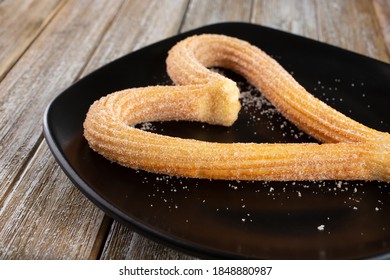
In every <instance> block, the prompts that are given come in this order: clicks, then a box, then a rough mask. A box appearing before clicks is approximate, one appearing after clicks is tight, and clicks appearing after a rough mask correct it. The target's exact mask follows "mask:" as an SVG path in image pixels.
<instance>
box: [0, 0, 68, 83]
mask: <svg viewBox="0 0 390 280" xmlns="http://www.w3.org/2000/svg"><path fill="white" fill-rule="evenodd" d="M63 4H64V1H63V0H45V1H36V0H26V1H21V0H19V1H14V0H5V1H2V2H0V19H1V25H0V50H1V51H0V81H1V80H2V79H3V78H4V76H5V74H6V73H7V72H8V71H9V69H10V68H11V67H12V66H13V65H14V64H15V62H16V61H17V60H18V59H19V57H20V56H21V55H22V54H23V53H24V51H25V50H26V49H27V48H28V46H29V45H30V44H31V43H32V42H33V41H34V39H35V38H36V37H37V35H38V34H39V33H40V32H41V31H42V29H43V28H44V27H45V26H46V24H47V23H48V22H49V21H50V20H51V19H52V17H53V16H54V15H55V14H56V12H58V10H59V9H60V8H61V7H62V6H63ZM21 19H23V20H21Z"/></svg>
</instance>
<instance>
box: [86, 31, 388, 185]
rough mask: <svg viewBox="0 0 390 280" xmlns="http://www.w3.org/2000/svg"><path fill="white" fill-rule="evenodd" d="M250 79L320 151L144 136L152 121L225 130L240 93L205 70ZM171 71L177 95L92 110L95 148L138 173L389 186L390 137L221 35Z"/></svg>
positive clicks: (111, 99)
mask: <svg viewBox="0 0 390 280" xmlns="http://www.w3.org/2000/svg"><path fill="white" fill-rule="evenodd" d="M213 66H218V67H224V68H228V69H230V70H233V71H235V72H237V73H239V74H241V75H242V76H244V77H245V78H246V79H247V80H248V81H249V82H250V83H251V84H253V85H254V86H256V87H257V88H259V90H260V91H261V93H262V94H264V95H265V96H266V98H267V99H268V100H270V101H271V102H272V103H273V104H274V105H275V107H276V108H277V109H278V110H280V112H281V113H282V114H283V115H284V116H285V117H286V118H287V119H289V120H290V121H291V122H293V123H294V124H295V125H297V126H298V127H299V128H300V129H302V130H303V131H304V132H306V133H308V134H310V135H311V136H313V137H315V138H316V139H318V140H320V141H322V142H323V143H324V144H315V143H299V144H262V143H261V144H258V143H231V144H225V143H210V142H204V141H198V140H191V139H181V138H177V137H169V136H164V135H159V134H155V133H152V132H147V131H143V130H141V129H137V128H135V125H136V124H138V123H143V122H150V121H168V120H189V121H200V122H207V123H210V124H217V125H225V126H229V125H231V124H232V123H234V121H235V120H236V119H237V116H238V112H239V110H240V103H239V95H240V93H239V90H238V88H237V86H236V84H235V83H234V82H233V81H232V80H230V79H228V78H226V77H223V76H221V75H220V74H218V73H215V72H212V71H210V70H209V69H207V67H213ZM167 71H168V74H169V76H170V77H171V79H172V80H173V81H174V82H175V83H176V84H177V86H150V87H145V88H133V89H127V90H123V91H119V92H115V93H112V94H109V95H108V96H105V97H103V98H101V99H100V100H98V101H96V102H95V103H94V104H93V105H92V106H91V108H90V109H89V112H88V114H87V117H86V120H85V122H84V135H85V138H86V139H87V141H88V143H89V145H90V147H91V148H92V149H93V150H95V151H96V152H98V153H100V154H101V155H103V156H104V157H106V158H107V159H109V160H111V161H113V162H117V163H119V164H121V165H123V166H127V167H130V168H134V169H142V170H146V171H151V172H156V173H163V174H170V175H176V176H185V177H192V178H209V179H226V180H281V181H286V180H332V179H334V180H336V179H337V180H340V179H342V180H379V181H390V135H389V134H388V133H385V132H379V131H376V130H374V129H371V128H368V127H366V126H364V125H363V124H360V123H358V122H356V121H354V120H352V119H350V118H348V117H347V116H345V115H343V114H341V113H340V112H338V111H336V110H334V109H333V108H331V107H330V106H328V105H326V104H325V103H323V102H322V101H320V100H318V99H316V98H315V97H314V96H312V95H311V94H310V93H308V92H307V91H306V90H305V89H304V88H303V87H302V86H301V85H299V83H298V82H297V81H295V80H294V78H293V77H292V76H291V75H290V74H289V73H288V72H287V71H285V70H284V69H283V67H282V66H280V65H279V64H278V63H277V62H276V61H275V60H274V59H272V58H271V57H270V56H268V55H267V54H266V53H264V52H263V51H262V50H260V49H259V48H257V47H255V46H253V45H250V44H249V43H247V42H245V41H242V40H239V39H236V38H232V37H228V36H224V35H207V34H206V35H199V36H192V37H189V38H187V39H185V40H183V41H181V42H179V43H178V44H176V45H175V46H174V47H173V48H172V49H171V50H170V51H169V55H168V58H167Z"/></svg>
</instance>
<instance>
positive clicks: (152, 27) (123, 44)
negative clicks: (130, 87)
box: [83, 0, 188, 75]
mask: <svg viewBox="0 0 390 280" xmlns="http://www.w3.org/2000/svg"><path fill="white" fill-rule="evenodd" d="M187 2H188V0H174V1H172V0H171V1H169V0H163V1H144V0H136V1H134V0H133V1H126V2H125V4H124V5H123V7H122V8H121V10H120V12H119V14H118V16H117V17H116V18H115V20H114V21H113V23H112V26H111V28H110V29H109V30H107V32H106V34H105V36H104V38H103V40H102V42H101V44H100V45H99V47H98V49H97V50H96V52H95V53H94V56H93V57H92V59H91V60H90V63H89V64H88V66H87V69H86V70H85V71H84V72H83V75H86V74H88V73H89V72H91V71H92V70H94V69H96V68H98V67H100V66H102V65H104V64H106V63H107V62H110V61H113V60H114V59H117V58H119V57H121V56H123V55H125V54H127V53H129V52H131V51H134V50H137V49H139V48H141V47H144V46H146V45H149V44H152V43H155V42H157V41H160V40H162V39H165V38H167V37H170V36H173V35H175V34H176V33H177V31H178V28H179V26H180V22H181V19H182V17H183V14H184V12H185V10H186V7H187Z"/></svg>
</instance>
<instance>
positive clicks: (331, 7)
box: [252, 0, 389, 61]
mask: <svg viewBox="0 0 390 280" xmlns="http://www.w3.org/2000/svg"><path fill="white" fill-rule="evenodd" d="M275 11H278V12H275ZM252 21H253V22H254V23H258V24H262V25H267V26H270V27H274V28H277V29H281V30H285V31H288V32H292V33H295V34H299V35H303V36H306V37H309V38H312V39H316V40H319V41H322V42H326V43H329V44H331V45H335V46H338V47H341V48H345V49H348V50H351V51H355V52H358V53H360V54H364V55H368V56H370V57H373V58H376V59H380V60H383V61H388V59H389V57H388V53H387V50H386V44H385V42H384V39H383V36H382V35H381V30H380V29H379V26H378V24H377V19H376V17H375V13H374V8H373V6H372V3H371V1H366V0H343V1H338V0H330V1H321V0H312V1H310V0H305V1H300V0H292V1H289V0H276V1H272V4H271V3H270V1H266V0H255V4H254V12H253V17H252Z"/></svg>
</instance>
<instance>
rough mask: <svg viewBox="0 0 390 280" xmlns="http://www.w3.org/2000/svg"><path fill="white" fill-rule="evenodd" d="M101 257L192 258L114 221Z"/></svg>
mask: <svg viewBox="0 0 390 280" xmlns="http://www.w3.org/2000/svg"><path fill="white" fill-rule="evenodd" d="M102 259H111V260H117V259H127V260H139V259H143V260H164V259H165V260H177V259H183V260H189V259H194V258H193V257H191V256H188V255H186V254H183V253H180V252H178V251H176V250H173V249H170V248H168V247H166V246H163V245H161V244H159V243H156V242H153V241H151V240H150V239H147V238H145V237H143V236H141V235H139V234H137V233H134V232H132V231H131V230H129V229H128V228H126V227H124V226H122V225H121V224H119V223H117V222H115V223H114V224H113V226H112V229H111V231H110V234H109V236H108V238H107V244H106V246H105V248H104V250H103V252H102Z"/></svg>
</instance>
